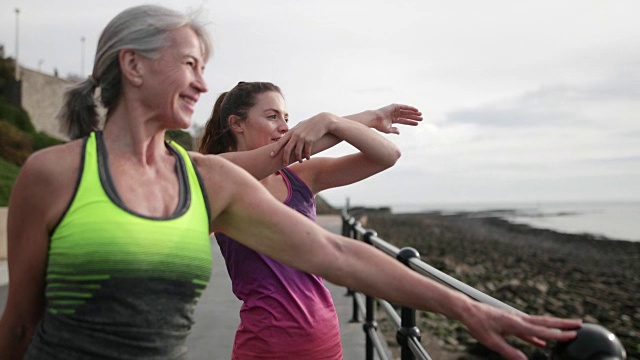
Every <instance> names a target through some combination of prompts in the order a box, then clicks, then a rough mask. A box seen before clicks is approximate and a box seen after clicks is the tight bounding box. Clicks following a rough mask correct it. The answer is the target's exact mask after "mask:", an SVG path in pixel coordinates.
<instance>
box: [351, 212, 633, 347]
mask: <svg viewBox="0 0 640 360" xmlns="http://www.w3.org/2000/svg"><path fill="white" fill-rule="evenodd" d="M361 221H362V223H363V224H364V226H365V227H366V228H369V229H374V230H375V231H376V232H377V233H378V236H380V237H381V238H383V239H385V240H386V241H388V242H390V243H392V244H394V245H396V246H398V247H405V246H410V247H413V248H415V249H416V250H418V252H419V253H420V255H421V259H422V260H423V261H425V262H427V263H428V264H430V265H432V266H434V267H436V268H438V269H439V270H441V271H443V272H445V273H447V274H449V275H451V276H453V277H455V278H457V279H459V280H461V281H463V282H465V283H467V284H469V285H471V286H473V287H475V288H477V289H479V290H480V291H483V292H485V293H487V294H488V295H490V296H493V297H495V298H497V299H499V300H501V301H503V302H505V303H507V304H509V305H511V306H513V307H515V308H517V309H520V310H522V311H524V312H526V313H529V314H549V315H554V316H560V317H579V318H582V319H584V321H585V322H590V323H596V324H600V325H602V326H604V327H606V328H607V329H609V330H611V331H612V332H613V333H615V334H616V335H617V336H618V338H619V339H620V341H621V342H622V344H623V345H624V346H625V349H626V351H627V357H628V359H630V360H631V359H635V360H638V359H640V294H639V289H640V276H639V275H640V242H629V241H617V240H610V239H605V238H602V237H596V236H591V235H588V234H584V235H574V234H564V233H558V232H555V231H551V230H542V229H535V228H531V227H529V226H526V225H520V224H512V223H509V222H508V221H506V220H503V219H500V218H498V217H491V216H489V217H479V216H478V214H477V213H458V214H453V215H445V214H441V213H437V212H432V213H423V214H391V213H385V212H379V211H373V212H367V213H365V214H364V216H363V217H362V218H361ZM419 323H420V324H419V327H420V328H421V330H422V332H423V344H425V345H426V346H425V348H426V349H427V350H428V351H429V352H430V354H431V351H434V352H436V353H438V356H435V354H433V355H432V356H435V357H434V359H436V358H437V359H499V357H497V356H496V354H492V352H491V351H489V350H488V349H486V348H484V347H483V346H481V345H479V344H478V343H477V342H476V341H475V340H474V339H473V338H471V337H470V336H469V335H468V333H467V332H466V330H464V328H463V327H462V326H461V325H460V324H459V323H457V322H453V321H449V320H447V319H445V318H443V317H441V316H439V315H435V314H429V313H424V314H421V317H420V321H419ZM381 327H382V328H383V330H384V328H385V327H386V328H387V329H386V330H387V332H388V335H389V338H390V340H392V341H390V342H391V343H395V330H393V329H391V328H390V327H389V326H385V325H384V322H382V326H381ZM514 344H515V345H516V346H517V347H519V348H520V349H522V350H523V351H524V352H525V353H526V354H527V355H528V356H529V358H530V359H547V358H548V354H549V351H548V349H542V350H541V349H538V348H535V347H533V346H530V345H528V344H525V343H524V342H521V341H517V340H516V341H514ZM390 345H391V344H390ZM430 346H431V349H433V350H430Z"/></svg>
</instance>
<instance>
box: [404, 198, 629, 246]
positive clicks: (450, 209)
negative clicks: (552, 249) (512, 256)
mask: <svg viewBox="0 0 640 360" xmlns="http://www.w3.org/2000/svg"><path fill="white" fill-rule="evenodd" d="M391 210H392V212H393V213H396V214H399V213H419V212H428V211H440V212H444V213H457V212H472V213H473V214H472V216H497V217H501V218H503V219H505V220H508V221H510V222H513V223H519V224H526V225H529V226H532V227H536V228H541V229H550V230H555V231H558V232H563V233H572V234H584V233H587V234H592V235H597V236H603V237H606V238H609V239H614V240H627V241H640V202H556V203H551V202H550V203H494V204H490V203H483V204H480V203H475V204H462V203H460V204H399V205H392V206H391Z"/></svg>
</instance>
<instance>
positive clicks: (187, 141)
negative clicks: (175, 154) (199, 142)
mask: <svg viewBox="0 0 640 360" xmlns="http://www.w3.org/2000/svg"><path fill="white" fill-rule="evenodd" d="M165 138H166V139H167V140H173V141H175V142H177V143H178V145H180V146H182V147H183V148H185V149H187V150H193V138H192V137H191V135H190V134H189V133H188V132H186V131H183V130H168V131H167V132H166V133H165Z"/></svg>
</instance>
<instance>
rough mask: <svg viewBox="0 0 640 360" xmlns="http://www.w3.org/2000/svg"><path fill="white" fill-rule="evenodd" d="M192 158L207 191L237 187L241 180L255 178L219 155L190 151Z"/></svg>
mask: <svg viewBox="0 0 640 360" xmlns="http://www.w3.org/2000/svg"><path fill="white" fill-rule="evenodd" d="M189 156H190V157H191V160H192V161H193V163H194V164H195V166H196V167H197V168H198V171H199V172H200V175H201V176H202V181H203V182H204V184H205V187H206V188H207V192H209V191H211V190H213V191H215V192H219V191H220V190H223V189H228V188H230V187H232V188H233V187H235V186H236V185H238V183H239V182H246V181H251V180H254V181H256V182H257V180H255V179H254V178H253V177H252V176H251V175H249V173H248V172H246V171H245V170H244V169H242V168H241V167H239V166H237V165H235V164H234V163H232V162H231V161H229V160H227V159H225V158H223V157H221V156H219V155H211V154H208V155H203V154H200V153H195V152H190V153H189Z"/></svg>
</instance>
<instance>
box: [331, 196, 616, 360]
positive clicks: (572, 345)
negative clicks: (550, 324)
mask: <svg viewBox="0 0 640 360" xmlns="http://www.w3.org/2000/svg"><path fill="white" fill-rule="evenodd" d="M361 213H362V209H357V208H353V209H349V206H348V204H347V206H346V207H345V208H343V209H342V212H341V217H342V235H343V236H345V237H348V238H351V239H354V240H358V241H364V242H365V243H367V244H369V245H371V246H373V247H375V248H377V249H379V250H381V251H382V252H384V253H386V254H387V255H389V256H391V257H393V258H395V259H397V260H398V261H400V262H402V263H403V264H404V265H406V266H408V267H409V268H410V269H412V270H413V271H415V272H417V273H419V274H421V275H423V276H427V277H429V278H432V279H434V280H436V281H438V282H440V283H442V284H444V285H446V286H449V287H450V288H453V289H455V290H457V291H460V292H462V293H463V294H465V295H467V296H469V297H471V298H472V299H474V300H476V301H479V302H482V303H485V304H488V305H491V306H494V307H496V308H500V309H505V310H509V311H514V312H518V313H523V312H522V311H520V310H518V309H516V308H513V307H512V306H510V305H508V304H505V303H503V302H501V301H500V300H497V299H495V298H493V297H491V296H489V295H487V294H485V293H483V292H481V291H479V290H477V289H475V288H473V287H471V286H469V285H467V284H465V283H463V282H461V281H459V280H457V279H455V278H453V277H451V276H449V275H447V274H445V273H443V272H441V271H440V270H438V269H436V268H434V267H432V266H430V265H429V264H427V263H425V262H423V261H422V260H420V254H418V251H416V250H415V249H413V248H410V247H405V248H402V249H399V248H397V247H396V246H394V245H392V244H390V243H388V242H386V241H385V240H384V239H381V238H379V237H378V236H377V233H376V232H375V231H374V230H371V229H365V228H364V227H363V226H362V224H361V223H360V222H359V221H357V220H356V216H358V215H359V214H361ZM348 294H349V295H351V296H352V297H353V301H352V302H353V312H352V314H353V315H352V319H351V321H352V322H360V314H364V317H365V319H364V322H363V330H364V332H365V337H366V338H365V340H366V342H365V347H366V349H365V358H366V360H373V359H374V354H377V356H378V358H379V359H382V360H386V359H389V358H390V356H389V354H388V353H387V350H386V347H385V346H384V345H383V344H384V341H385V340H384V339H382V338H381V335H380V333H379V332H378V331H377V329H378V324H377V321H376V318H375V303H376V302H377V303H378V305H379V306H380V307H381V308H382V309H383V310H384V312H385V313H386V315H387V316H388V318H389V319H390V320H391V322H392V323H393V324H394V325H395V328H396V329H397V332H396V341H397V343H398V345H399V346H400V354H401V359H402V360H414V359H421V360H431V359H432V358H431V357H430V356H429V353H428V352H427V350H426V349H425V348H424V347H423V346H422V344H421V343H420V339H421V334H420V329H419V328H418V327H417V326H416V310H415V309H412V308H408V307H404V306H403V307H400V314H398V312H397V311H396V309H395V308H394V306H393V305H392V304H390V303H389V302H387V301H385V300H382V299H375V298H373V297H370V296H367V295H365V294H361V293H358V292H355V291H352V290H348ZM523 314H524V313H523ZM374 351H375V353H374ZM550 359H551V360H624V359H626V351H625V349H624V347H623V346H622V344H621V343H620V341H619V340H618V338H617V337H616V336H615V334H613V333H612V332H611V331H609V330H608V329H606V328H604V327H602V326H600V325H596V324H590V323H584V324H583V325H582V327H581V328H580V329H578V331H577V336H576V338H574V339H573V340H571V341H569V342H564V343H557V344H555V346H554V347H553V348H552V350H551V355H550Z"/></svg>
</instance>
